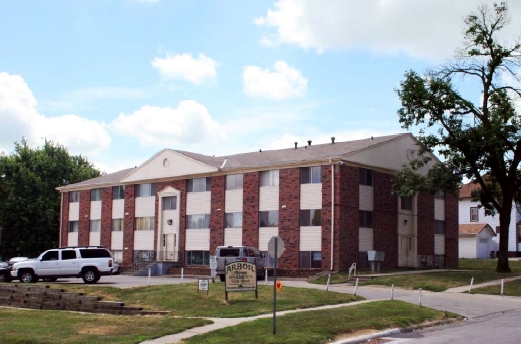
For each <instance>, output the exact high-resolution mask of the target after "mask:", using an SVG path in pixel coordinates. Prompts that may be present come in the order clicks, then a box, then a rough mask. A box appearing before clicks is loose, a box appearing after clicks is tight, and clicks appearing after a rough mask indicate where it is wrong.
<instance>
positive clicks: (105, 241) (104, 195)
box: [100, 187, 112, 247]
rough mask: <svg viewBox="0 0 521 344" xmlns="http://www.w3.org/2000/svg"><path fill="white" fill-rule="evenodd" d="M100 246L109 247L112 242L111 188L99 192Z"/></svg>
mask: <svg viewBox="0 0 521 344" xmlns="http://www.w3.org/2000/svg"><path fill="white" fill-rule="evenodd" d="M101 204H102V207H101V233H100V244H101V246H106V247H110V244H111V241H112V187H108V188H103V190H102V191H101Z"/></svg>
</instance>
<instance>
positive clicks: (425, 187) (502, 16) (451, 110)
mask: <svg viewBox="0 0 521 344" xmlns="http://www.w3.org/2000/svg"><path fill="white" fill-rule="evenodd" d="M509 23H510V18H509V16H508V8H507V4H506V3H504V2H502V3H500V4H496V3H494V5H493V7H490V6H487V5H482V6H480V7H479V8H478V11H477V12H476V13H472V14H470V15H469V16H467V17H465V18H464V24H465V32H464V44H463V46H462V48H461V49H460V50H459V51H458V52H457V54H456V56H455V58H454V59H453V60H452V61H450V62H447V63H445V64H443V65H441V66H439V67H438V68H435V69H433V70H429V71H427V72H426V73H425V74H424V75H420V74H418V73H416V72H414V71H409V72H407V73H406V74H405V79H404V80H403V81H402V82H401V84H400V88H399V89H398V90H397V93H398V96H399V97H400V100H401V103H402V107H401V108H400V109H399V110H398V115H399V119H400V123H401V124H402V127H403V128H406V129H414V128H416V129H418V130H419V133H420V134H419V136H418V139H419V141H420V146H421V148H420V149H419V153H420V156H421V153H423V152H425V151H430V152H433V151H436V152H437V153H438V154H439V156H440V157H441V158H442V160H443V163H439V166H437V168H436V169H434V170H433V171H434V173H432V174H430V175H428V176H419V175H418V174H417V173H416V172H417V168H418V167H421V166H422V165H423V163H424V162H425V161H422V160H421V159H420V160H419V161H420V163H418V160H416V161H415V162H414V163H412V164H411V165H409V166H406V167H404V169H403V170H402V171H400V172H399V173H396V174H395V187H394V190H395V193H397V194H398V195H401V196H403V195H409V196H410V194H411V193H414V192H417V191H430V192H434V191H435V189H440V188H441V189H446V190H454V182H455V181H456V180H457V179H458V178H461V177H466V178H468V179H469V180H470V181H471V182H474V183H477V184H479V186H480V188H478V190H479V191H477V192H475V193H474V194H473V198H474V200H475V201H479V203H480V205H481V206H482V207H484V209H485V213H486V214H488V215H492V214H496V213H497V214H499V221H500V236H499V257H498V264H497V268H496V271H498V272H510V267H509V265H508V235H509V225H510V221H511V220H512V219H511V213H512V207H513V206H515V204H516V202H519V201H521V197H520V196H521V195H520V187H521V173H520V171H519V167H520V166H519V165H520V162H521V118H520V116H519V113H518V111H519V110H517V109H516V103H517V106H519V103H520V102H521V89H520V86H519V85H520V75H519V71H520V66H521V45H520V41H519V37H517V38H516V39H513V40H512V41H510V42H509V43H503V42H501V41H500V39H499V37H498V34H499V33H500V32H501V30H502V29H503V28H504V27H505V26H506V25H508V24H509ZM456 81H457V82H458V85H459V87H460V88H461V85H462V84H469V83H473V84H472V86H473V87H475V86H476V85H478V87H475V88H474V89H475V90H476V94H475V99H474V101H472V100H469V99H466V98H464V97H463V96H462V94H461V93H460V92H458V85H456ZM479 91H480V92H481V93H478V92H479ZM447 173H448V174H447ZM411 176H413V177H412V178H411ZM407 180H413V181H414V182H413V183H412V182H407ZM514 220H515V219H514Z"/></svg>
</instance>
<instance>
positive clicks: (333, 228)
mask: <svg viewBox="0 0 521 344" xmlns="http://www.w3.org/2000/svg"><path fill="white" fill-rule="evenodd" d="M329 165H330V166H331V265H330V270H333V254H334V250H335V166H334V165H333V163H332V161H331V159H329Z"/></svg>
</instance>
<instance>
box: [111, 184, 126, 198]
mask: <svg viewBox="0 0 521 344" xmlns="http://www.w3.org/2000/svg"><path fill="white" fill-rule="evenodd" d="M112 199H125V185H119V186H113V187H112Z"/></svg>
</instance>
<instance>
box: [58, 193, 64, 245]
mask: <svg viewBox="0 0 521 344" xmlns="http://www.w3.org/2000/svg"><path fill="white" fill-rule="evenodd" d="M62 221H63V191H60V230H59V231H58V233H60V236H59V238H58V247H62V230H63V226H62V225H63V223H62Z"/></svg>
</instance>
